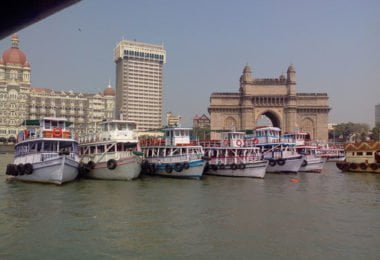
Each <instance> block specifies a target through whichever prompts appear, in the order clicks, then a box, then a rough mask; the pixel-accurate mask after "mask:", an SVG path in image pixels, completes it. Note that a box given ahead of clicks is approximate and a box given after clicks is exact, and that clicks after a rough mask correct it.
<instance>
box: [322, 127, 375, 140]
mask: <svg viewBox="0 0 380 260" xmlns="http://www.w3.org/2000/svg"><path fill="white" fill-rule="evenodd" d="M368 132H369V125H367V124H361V123H352V122H348V123H341V124H338V125H336V126H335V127H334V130H333V131H330V133H329V138H330V139H334V140H337V141H341V142H347V141H351V142H353V141H355V142H356V141H366V140H367V138H368Z"/></svg>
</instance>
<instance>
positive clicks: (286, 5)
mask: <svg viewBox="0 0 380 260" xmlns="http://www.w3.org/2000/svg"><path fill="white" fill-rule="evenodd" d="M379 14H380V1H378V0H373V1H369V0H361V1H359V0H357V1H349V0H342V1H333V0H326V1H321V0H318V1H304V0H300V1H282V0H278V1H264V0H261V1H253V0H247V1H241V0H234V1H232V0H230V1H221V0H213V1H211V0H210V1H204V0H191V1H179V0H166V1H164V0H162V1H161V0H156V1H154V0H151V1H147V0H143V1H141V0H140V1H138V0H135V1H125V0H120V1H116V0H112V1H106V0H91V1H90V0H87V1H86V0H83V1H81V2H79V3H78V4H76V5H73V6H71V7H69V8H67V9H65V10H63V11H61V12H59V13H57V14H54V15H52V16H50V17H48V18H47V19H45V20H43V21H41V22H39V23H36V24H34V25H31V26H29V27H27V28H25V29H24V30H22V31H20V32H19V33H18V34H19V37H20V46H21V49H22V50H23V51H24V52H25V53H26V54H27V57H28V60H29V61H30V63H31V67H32V85H33V86H35V87H46V88H53V89H63V90H70V89H73V90H76V91H82V92H99V91H101V90H103V89H104V88H105V87H106V85H107V84H108V80H109V79H110V80H111V84H112V85H113V86H114V82H115V63H114V61H113V48H114V47H115V46H116V44H117V42H119V41H120V40H121V39H122V38H123V37H124V38H125V39H132V40H133V39H136V40H138V41H145V42H150V43H161V42H163V43H164V45H165V49H166V51H167V64H166V65H165V67H164V71H165V72H164V112H167V111H172V112H174V113H176V114H180V115H182V116H183V118H184V123H183V125H184V126H191V118H192V117H193V116H194V115H195V114H202V113H207V107H208V105H209V98H210V94H211V93H212V92H236V91H238V88H239V77H240V75H241V72H242V70H243V67H244V65H245V64H246V63H248V64H249V65H250V66H251V68H252V70H253V76H254V77H259V78H269V77H278V76H279V75H280V74H281V73H282V72H286V69H287V67H288V65H289V64H290V63H293V64H294V65H295V68H296V70H297V91H298V92H327V93H328V95H329V97H330V106H331V107H332V110H331V112H330V118H329V121H330V122H336V123H339V122H347V121H353V122H364V123H369V124H371V125H373V121H374V106H375V104H377V103H380V15H379ZM9 46H10V39H9V38H6V39H3V40H2V41H0V50H1V51H4V50H5V49H6V48H8V47H9Z"/></svg>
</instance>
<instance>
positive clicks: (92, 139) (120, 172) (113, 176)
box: [79, 120, 142, 180]
mask: <svg viewBox="0 0 380 260" xmlns="http://www.w3.org/2000/svg"><path fill="white" fill-rule="evenodd" d="M98 128H99V130H98V131H97V132H96V133H93V134H88V135H84V136H81V137H80V138H79V142H80V144H79V150H80V157H81V161H80V162H81V165H80V173H81V175H82V176H84V177H86V178H91V179H101V180H132V179H136V178H137V177H139V175H140V172H141V163H142V153H141V152H139V151H138V137H137V134H136V132H135V130H136V123H135V122H132V121H125V120H104V121H102V122H100V123H99V125H98Z"/></svg>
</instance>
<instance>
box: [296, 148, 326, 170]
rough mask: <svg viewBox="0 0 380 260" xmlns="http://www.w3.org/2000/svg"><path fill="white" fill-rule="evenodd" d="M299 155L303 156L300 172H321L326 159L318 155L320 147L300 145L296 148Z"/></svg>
mask: <svg viewBox="0 0 380 260" xmlns="http://www.w3.org/2000/svg"><path fill="white" fill-rule="evenodd" d="M296 151H297V153H299V154H301V155H303V162H302V164H301V168H300V170H299V171H300V172H321V171H322V169H323V166H324V165H325V162H326V159H325V158H323V157H322V156H321V155H320V154H319V153H318V146H313V145H299V146H296Z"/></svg>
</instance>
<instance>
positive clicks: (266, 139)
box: [253, 126, 281, 144]
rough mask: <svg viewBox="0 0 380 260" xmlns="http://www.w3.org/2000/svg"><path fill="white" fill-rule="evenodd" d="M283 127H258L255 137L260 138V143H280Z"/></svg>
mask: <svg viewBox="0 0 380 260" xmlns="http://www.w3.org/2000/svg"><path fill="white" fill-rule="evenodd" d="M280 133H281V129H280V128H278V127H272V126H264V127H257V128H256V129H255V130H254V134H253V137H254V138H256V139H257V140H258V143H259V144H270V143H279V142H280V141H281V138H280Z"/></svg>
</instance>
